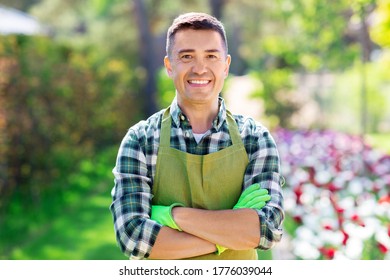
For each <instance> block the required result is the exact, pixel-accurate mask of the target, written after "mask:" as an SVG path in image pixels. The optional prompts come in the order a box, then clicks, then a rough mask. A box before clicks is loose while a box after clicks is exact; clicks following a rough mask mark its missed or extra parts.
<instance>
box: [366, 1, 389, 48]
mask: <svg viewBox="0 0 390 280" xmlns="http://www.w3.org/2000/svg"><path fill="white" fill-rule="evenodd" d="M374 15H375V21H374V22H373V25H372V27H371V33H370V35H371V37H372V39H373V40H374V41H375V42H376V43H377V44H379V45H381V46H383V47H387V48H389V47H390V1H389V0H379V1H378V6H377V8H376V10H375V12H374Z"/></svg>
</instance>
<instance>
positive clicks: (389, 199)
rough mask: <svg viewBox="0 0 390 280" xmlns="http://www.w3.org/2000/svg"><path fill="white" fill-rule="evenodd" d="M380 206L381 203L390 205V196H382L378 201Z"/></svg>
mask: <svg viewBox="0 0 390 280" xmlns="http://www.w3.org/2000/svg"><path fill="white" fill-rule="evenodd" d="M378 202H379V203H380V204H381V203H390V195H384V196H382V197H381V198H380V199H379V201H378Z"/></svg>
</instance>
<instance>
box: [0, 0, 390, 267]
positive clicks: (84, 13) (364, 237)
mask: <svg viewBox="0 0 390 280" xmlns="http://www.w3.org/2000/svg"><path fill="white" fill-rule="evenodd" d="M189 11H201V12H207V13H211V14H213V15H215V16H216V17H217V18H219V19H220V20H222V22H224V24H225V28H226V31H227V35H228V40H229V52H230V54H231V55H232V65H231V71H230V76H229V77H228V79H227V81H226V84H225V88H224V90H223V92H222V96H223V97H224V98H225V99H226V102H227V104H228V106H229V107H230V109H231V111H233V113H244V114H248V115H251V116H253V117H254V118H256V119H257V120H258V121H260V122H261V123H263V124H264V125H266V126H267V127H268V128H269V129H270V130H271V131H272V134H273V136H274V138H275V140H276V142H277V144H278V146H279V151H280V155H281V160H282V172H283V175H284V176H285V178H286V185H285V186H284V194H285V208H286V220H285V222H284V230H285V235H284V238H283V241H282V242H281V244H279V245H277V246H276V247H275V248H274V249H272V250H270V251H267V252H262V253H260V258H262V259H390V196H389V193H390V155H389V154H390V0H337V1H333V0H331V1H330V0H294V1H292V0H276V1H257V0H237V1H233V0H198V1H195V0H188V1H174V0H83V1H76V0H68V1H60V0H28V1H27V0H0V259H27V260H28V259H125V256H124V255H122V253H121V252H120V250H119V248H118V247H117V245H116V241H115V235H114V230H113V224H112V218H111V213H110V211H109V209H108V207H109V205H110V203H111V196H110V191H111V189H112V187H113V176H112V173H111V170H112V168H113V167H114V164H115V158H116V153H117V150H118V148H119V144H120V141H121V140H122V137H123V136H124V135H125V133H126V131H127V129H128V128H129V127H130V126H131V125H133V124H135V123H136V122H138V121H139V120H141V119H144V118H146V117H147V116H149V115H151V114H152V113H154V112H156V111H157V110H159V109H161V108H163V107H165V106H167V105H168V104H169V103H170V102H171V100H172V98H173V96H174V89H173V85H172V82H171V80H170V79H168V77H167V76H166V74H165V72H164V70H163V69H162V67H163V57H164V55H165V36H166V31H167V28H168V27H169V25H170V24H171V22H172V20H173V19H174V18H175V17H176V16H177V15H179V14H180V13H183V12H189Z"/></svg>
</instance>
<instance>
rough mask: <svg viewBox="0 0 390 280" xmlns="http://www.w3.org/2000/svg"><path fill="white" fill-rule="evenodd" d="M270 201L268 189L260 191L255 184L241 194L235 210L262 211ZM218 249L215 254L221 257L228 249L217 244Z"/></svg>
mask: <svg viewBox="0 0 390 280" xmlns="http://www.w3.org/2000/svg"><path fill="white" fill-rule="evenodd" d="M270 199H271V196H270V195H268V191H267V190H266V189H260V185H259V184H253V185H252V186H250V187H248V188H247V189H246V190H245V191H244V192H243V193H242V194H241V196H240V198H239V199H238V202H237V204H236V205H235V206H234V207H233V209H241V208H251V209H258V210H260V209H261V208H263V207H264V206H265V203H266V202H267V201H268V200H270ZM216 247H217V251H216V252H215V253H216V254H217V255H220V254H221V253H222V252H223V251H225V250H226V249H227V248H225V247H223V246H221V245H218V244H216Z"/></svg>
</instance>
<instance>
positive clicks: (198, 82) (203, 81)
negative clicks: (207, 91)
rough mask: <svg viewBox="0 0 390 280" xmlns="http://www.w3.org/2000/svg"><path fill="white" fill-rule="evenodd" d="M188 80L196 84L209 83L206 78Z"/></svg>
mask: <svg viewBox="0 0 390 280" xmlns="http://www.w3.org/2000/svg"><path fill="white" fill-rule="evenodd" d="M189 82H190V83H191V84H197V85H205V84H208V83H209V81H207V80H191V81H189Z"/></svg>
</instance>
